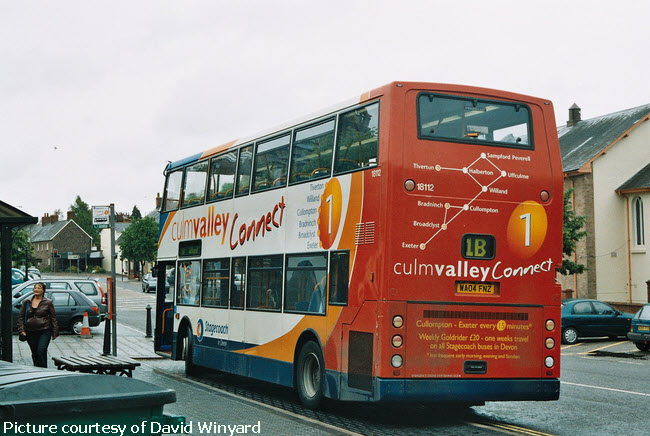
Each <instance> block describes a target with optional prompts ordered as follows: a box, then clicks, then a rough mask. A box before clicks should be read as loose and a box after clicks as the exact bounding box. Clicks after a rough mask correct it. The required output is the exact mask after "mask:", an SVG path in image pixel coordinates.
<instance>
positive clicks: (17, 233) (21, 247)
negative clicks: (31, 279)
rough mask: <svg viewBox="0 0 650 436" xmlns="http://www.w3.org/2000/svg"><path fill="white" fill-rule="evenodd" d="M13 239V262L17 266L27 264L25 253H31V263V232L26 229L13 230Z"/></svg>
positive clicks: (30, 254)
mask: <svg viewBox="0 0 650 436" xmlns="http://www.w3.org/2000/svg"><path fill="white" fill-rule="evenodd" d="M11 239H12V241H11V260H12V261H13V262H14V263H15V265H21V264H22V263H23V262H25V257H26V254H25V253H29V257H30V259H29V261H31V256H32V244H30V243H29V232H28V231H27V230H25V229H12V230H11ZM28 266H29V265H28Z"/></svg>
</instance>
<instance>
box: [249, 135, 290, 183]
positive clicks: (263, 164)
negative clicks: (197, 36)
mask: <svg viewBox="0 0 650 436" xmlns="http://www.w3.org/2000/svg"><path fill="white" fill-rule="evenodd" d="M289 142H290V136H289V135H284V136H281V137H279V138H275V139H271V140H270V141H265V142H260V143H258V144H257V150H256V152H255V163H254V165H255V171H254V172H253V185H252V189H251V192H257V191H263V190H266V189H271V188H276V187H278V186H286V184H287V169H288V166H289Z"/></svg>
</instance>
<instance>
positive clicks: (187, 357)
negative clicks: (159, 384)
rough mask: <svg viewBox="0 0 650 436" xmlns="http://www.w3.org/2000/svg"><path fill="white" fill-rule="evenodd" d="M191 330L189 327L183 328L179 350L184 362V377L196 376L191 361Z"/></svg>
mask: <svg viewBox="0 0 650 436" xmlns="http://www.w3.org/2000/svg"><path fill="white" fill-rule="evenodd" d="M192 339H193V338H192V329H191V328H190V326H186V327H185V333H184V334H183V349H182V350H181V357H182V358H183V360H184V361H185V375H188V376H190V375H196V373H197V371H196V365H195V364H194V362H193V361H192V348H193V347H192Z"/></svg>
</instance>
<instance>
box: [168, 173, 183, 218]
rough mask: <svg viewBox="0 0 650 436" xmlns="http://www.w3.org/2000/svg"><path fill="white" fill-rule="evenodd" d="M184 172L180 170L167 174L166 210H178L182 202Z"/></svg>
mask: <svg viewBox="0 0 650 436" xmlns="http://www.w3.org/2000/svg"><path fill="white" fill-rule="evenodd" d="M182 180H183V171H182V170H178V171H174V172H173V173H169V174H167V185H166V186H165V202H164V206H165V208H164V210H166V211H168V210H176V209H178V206H179V205H180V201H181V181H182Z"/></svg>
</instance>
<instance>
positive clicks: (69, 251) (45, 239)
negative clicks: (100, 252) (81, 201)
mask: <svg viewBox="0 0 650 436" xmlns="http://www.w3.org/2000/svg"><path fill="white" fill-rule="evenodd" d="M27 230H28V231H29V235H30V242H31V244H32V247H33V250H34V258H35V259H36V263H37V266H38V268H40V269H48V268H49V270H50V271H53V272H56V271H62V270H63V271H67V270H69V269H70V267H71V266H75V267H78V268H79V269H80V270H81V271H84V270H85V269H86V265H88V264H91V263H92V259H93V258H94V257H95V255H96V253H93V252H92V238H91V237H90V235H89V234H88V233H86V232H85V231H84V230H83V229H82V228H81V227H79V225H78V224H77V223H76V222H74V212H68V216H67V219H66V220H65V221H60V220H59V217H58V216H57V215H56V214H53V215H49V214H45V215H43V217H42V218H41V222H40V223H39V224H33V225H31V226H29V227H27ZM55 250H56V256H55Z"/></svg>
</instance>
